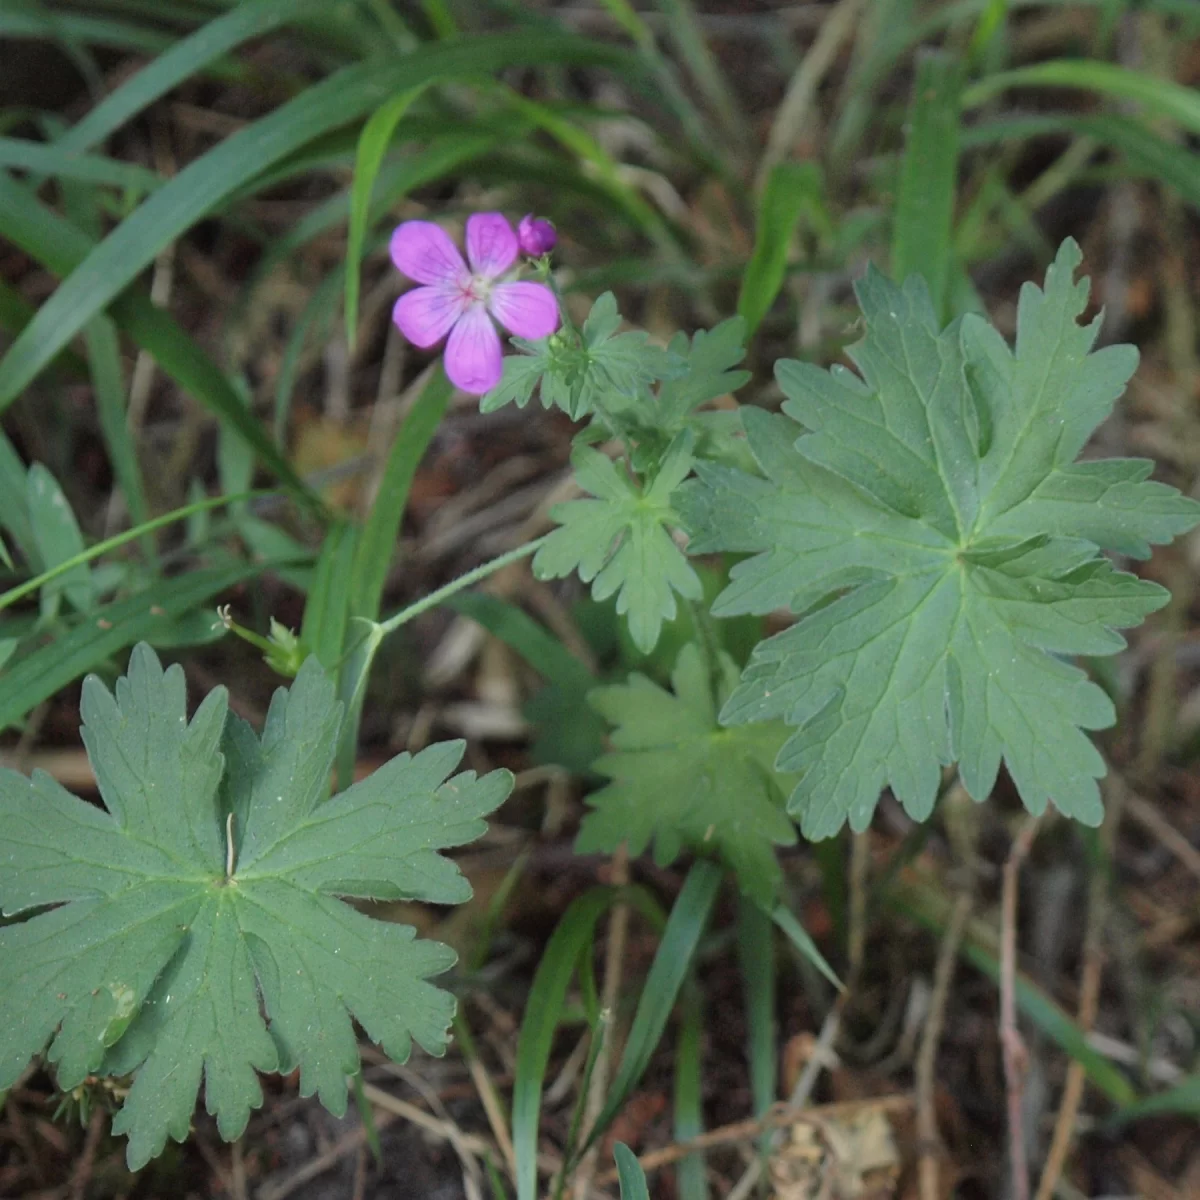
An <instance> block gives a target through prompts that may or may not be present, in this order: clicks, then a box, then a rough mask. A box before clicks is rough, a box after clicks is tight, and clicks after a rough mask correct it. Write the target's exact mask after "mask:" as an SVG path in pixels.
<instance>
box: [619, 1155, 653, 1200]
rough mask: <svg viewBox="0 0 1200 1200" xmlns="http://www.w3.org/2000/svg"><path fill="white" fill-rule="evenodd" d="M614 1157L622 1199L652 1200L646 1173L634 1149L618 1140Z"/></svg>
mask: <svg viewBox="0 0 1200 1200" xmlns="http://www.w3.org/2000/svg"><path fill="white" fill-rule="evenodd" d="M613 1157H614V1158H615V1159H616V1160H617V1182H618V1183H619V1184H620V1187H621V1200H650V1192H649V1190H648V1189H647V1187H646V1173H645V1172H644V1171H643V1170H642V1164H641V1163H640V1162H638V1160H637V1156H636V1155H635V1154H634V1153H633V1151H632V1150H630V1148H629V1147H628V1146H627V1145H625V1143H624V1142H618V1143H617V1144H616V1145H615V1146H614V1147H613Z"/></svg>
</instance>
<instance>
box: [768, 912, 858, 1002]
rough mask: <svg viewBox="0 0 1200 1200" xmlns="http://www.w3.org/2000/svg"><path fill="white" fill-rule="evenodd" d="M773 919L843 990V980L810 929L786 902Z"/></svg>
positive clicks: (836, 985) (801, 951)
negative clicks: (818, 945) (810, 934)
mask: <svg viewBox="0 0 1200 1200" xmlns="http://www.w3.org/2000/svg"><path fill="white" fill-rule="evenodd" d="M771 920H773V921H774V922H775V924H776V925H778V926H779V928H780V929H782V930H783V932H784V933H785V934H787V937H788V940H789V941H790V942H791V943H792V945H793V946H795V947H796V949H797V950H799V951H800V953H801V954H802V955H803V956H804V957H805V958H806V959H808V961H809V962H810V963H812V965H813V966H814V967H816V968H817V970H818V971H820V972H821V974H822V975H824V976H825V978H826V979H828V980H829V982H830V983H832V984H833V986H834V987H835V988H837V989H838V991H839V992H840V991H843V990H844V989H843V987H842V981H841V980H840V979H839V978H838V977H837V975H835V974H834V970H833V968H832V967H831V966H830V965H829V963H827V962H826V961H825V955H823V954H822V953H821V951H820V950H818V949H817V943H816V942H814V941H813V940H812V938H811V937H809V935H808V931H807V930H806V929H805V928H804V926H803V925H801V924H800V922H799V921H798V920H797V919H796V918H795V916H794V915H793V914H792V910H791V909H790V908H788V907H787V906H786V905H784V904H780V905H778V906H777V907H776V909H775V911H774V912H773V913H772V914H771Z"/></svg>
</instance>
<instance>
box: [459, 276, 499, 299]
mask: <svg viewBox="0 0 1200 1200" xmlns="http://www.w3.org/2000/svg"><path fill="white" fill-rule="evenodd" d="M460 286H461V287H462V298H463V299H464V300H466V301H467V302H468V303H470V304H482V303H485V302H486V301H487V298H488V296H489V295H490V294H491V291H492V281H491V280H490V279H485V278H484V277H483V276H482V275H472V276H471V278H470V279H468V280H467V281H466V283H464V284H461V285H460Z"/></svg>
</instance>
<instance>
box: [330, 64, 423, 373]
mask: <svg viewBox="0 0 1200 1200" xmlns="http://www.w3.org/2000/svg"><path fill="white" fill-rule="evenodd" d="M433 82H434V81H433V80H428V81H427V82H425V83H423V84H420V85H419V86H418V87H413V88H409V89H408V90H407V91H405V92H401V93H400V94H399V95H397V96H393V97H392V98H391V99H390V100H389V101H388V102H387V103H386V104H384V105H383V106H382V107H381V108H377V109H376V110H375V112H374V113H372V114H371V118H370V120H368V121H367V123H366V124H365V125H364V126H363V131H362V136H361V137H360V138H359V139H358V150H357V151H356V153H355V160H354V183H353V185H352V186H351V189H350V228H349V231H348V233H347V237H346V305H345V308H346V342H347V344H348V345H349V346H350V349H351V350H353V349H354V344H355V341H356V340H357V337H358V293H359V283H360V275H359V263H360V262H361V260H362V254H363V243H364V242H365V241H366V237H367V217H368V213H369V210H370V207H371V193H372V192H373V191H374V188H375V180H376V177H377V176H378V175H379V168H380V166H381V165H382V163H383V156H384V154H386V153H387V148H388V146H390V145H391V142H392V137H393V136H394V135H395V132H396V126H397V125H399V124H400V121H401V119H402V118H403V117H404V114H405V113H406V112H408V110H409V107H410V106H411V105H412V102H413V101H414V100H416V99H417V97H418V96H420V94H421V93H422V92H423V91H424V90H425V89H426V88H427V87H429V85H430V84H431V83H433Z"/></svg>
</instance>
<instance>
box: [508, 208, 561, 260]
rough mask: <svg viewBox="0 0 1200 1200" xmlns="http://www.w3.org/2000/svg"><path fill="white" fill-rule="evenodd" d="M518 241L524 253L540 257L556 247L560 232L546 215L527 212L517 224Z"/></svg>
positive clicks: (532, 256)
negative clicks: (541, 215)
mask: <svg viewBox="0 0 1200 1200" xmlns="http://www.w3.org/2000/svg"><path fill="white" fill-rule="evenodd" d="M517 241H518V242H519V243H520V245H521V250H522V252H523V253H525V254H528V255H529V257H530V258H540V257H541V256H542V255H543V254H549V253H550V251H551V250H553V249H554V245H555V243H556V242H557V241H558V234H557V233H555V232H554V226H553V225H551V224H550V222H549V221H547V220H546V219H545V218H544V217H535V216H534V215H533V213H526V214H525V215H524V216H523V217H522V218H521V221H520V223H519V224H518V225H517Z"/></svg>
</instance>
